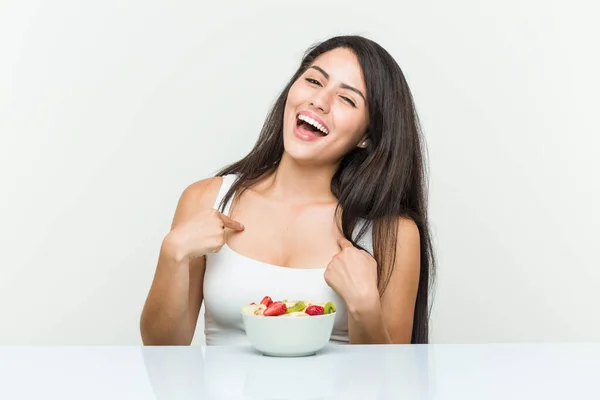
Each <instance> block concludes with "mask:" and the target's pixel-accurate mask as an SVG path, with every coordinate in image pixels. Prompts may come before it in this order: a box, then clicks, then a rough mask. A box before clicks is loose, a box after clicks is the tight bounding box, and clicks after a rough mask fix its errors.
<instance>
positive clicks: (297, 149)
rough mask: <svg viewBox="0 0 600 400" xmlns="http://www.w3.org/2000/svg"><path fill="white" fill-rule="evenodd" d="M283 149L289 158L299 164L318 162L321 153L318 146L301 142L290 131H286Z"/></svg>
mask: <svg viewBox="0 0 600 400" xmlns="http://www.w3.org/2000/svg"><path fill="white" fill-rule="evenodd" d="M283 149H284V152H285V153H286V154H287V155H288V157H290V158H291V159H293V160H295V161H299V162H307V161H316V160H317V158H318V155H319V153H321V151H320V150H319V149H318V148H317V147H316V146H312V145H311V144H308V145H307V143H303V142H302V141H300V140H299V139H298V138H296V137H295V136H294V133H293V132H290V130H284V134H283Z"/></svg>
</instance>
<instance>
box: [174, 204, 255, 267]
mask: <svg viewBox="0 0 600 400" xmlns="http://www.w3.org/2000/svg"><path fill="white" fill-rule="evenodd" d="M226 228H229V229H232V230H234V231H236V232H241V231H243V230H244V225H242V224H241V223H239V222H238V221H235V220H233V219H231V218H229V217H228V216H226V215H224V214H223V213H221V212H219V211H218V210H215V209H210V210H205V211H202V212H200V213H198V214H196V215H195V216H194V217H192V218H191V219H189V220H187V221H184V222H181V223H180V224H178V225H177V226H176V227H175V228H173V230H171V232H169V234H168V235H167V237H166V238H165V241H166V242H167V243H168V244H169V246H168V247H169V250H170V252H171V254H172V255H173V257H174V258H175V259H177V260H182V261H183V260H189V259H191V258H195V257H202V256H204V255H206V254H208V253H216V252H218V251H219V250H221V248H222V247H223V246H224V245H225V240H226Z"/></svg>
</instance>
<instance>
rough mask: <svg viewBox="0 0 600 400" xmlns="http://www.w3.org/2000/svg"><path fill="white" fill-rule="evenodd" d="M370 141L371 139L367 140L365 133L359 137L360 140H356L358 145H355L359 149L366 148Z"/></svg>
mask: <svg viewBox="0 0 600 400" xmlns="http://www.w3.org/2000/svg"><path fill="white" fill-rule="evenodd" d="M370 142H371V141H370V140H369V136H368V135H367V134H365V136H363V137H362V138H361V139H360V142H358V145H357V146H356V147H359V148H361V149H366V148H367V147H368V146H369V144H370Z"/></svg>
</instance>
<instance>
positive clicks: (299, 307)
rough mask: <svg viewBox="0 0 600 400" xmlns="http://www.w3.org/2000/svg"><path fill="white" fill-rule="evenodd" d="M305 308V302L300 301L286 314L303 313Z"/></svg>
mask: <svg viewBox="0 0 600 400" xmlns="http://www.w3.org/2000/svg"><path fill="white" fill-rule="evenodd" d="M305 307H306V306H305V305H304V302H303V301H298V302H297V303H296V304H294V305H293V306H291V307H289V308H288V309H287V311H286V312H285V313H286V314H289V313H293V312H297V311H303V310H304V308H305Z"/></svg>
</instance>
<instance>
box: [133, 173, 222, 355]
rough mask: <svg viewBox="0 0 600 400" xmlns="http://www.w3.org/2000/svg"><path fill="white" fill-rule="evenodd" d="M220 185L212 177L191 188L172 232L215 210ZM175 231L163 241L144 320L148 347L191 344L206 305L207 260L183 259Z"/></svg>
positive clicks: (181, 201)
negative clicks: (201, 310)
mask: <svg viewBox="0 0 600 400" xmlns="http://www.w3.org/2000/svg"><path fill="white" fill-rule="evenodd" d="M220 184H221V178H209V179H205V180H203V181H199V182H196V183H194V184H192V185H190V186H189V187H187V188H186V190H184V192H183V193H182V195H181V198H180V199H179V202H178V204H177V209H176V211H175V216H174V218H173V223H172V225H171V232H173V229H174V228H176V227H177V226H178V225H179V224H181V223H183V222H185V221H187V220H189V219H190V218H191V217H192V216H193V215H195V214H197V213H198V212H199V211H202V210H205V209H210V208H212V206H213V203H214V200H215V198H216V196H217V193H218V190H219V187H220ZM171 232H170V233H169V234H167V236H166V237H165V239H164V240H163V243H162V246H161V249H160V255H159V258H158V265H157V267H156V271H155V274H154V279H153V281H152V285H151V287H150V291H149V293H148V297H147V299H146V302H145V304H144V308H143V311H142V315H141V319H140V332H141V335H142V341H143V343H144V344H145V345H190V344H191V342H192V339H193V337H194V331H195V330H196V324H197V322H198V315H199V313H200V307H201V305H202V300H203V293H202V287H203V283H204V267H205V257H204V256H202V257H196V258H192V259H190V260H188V259H187V258H186V257H183V256H182V255H181V254H179V250H178V248H177V245H178V243H177V241H176V240H174V238H173V236H172V235H171Z"/></svg>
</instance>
